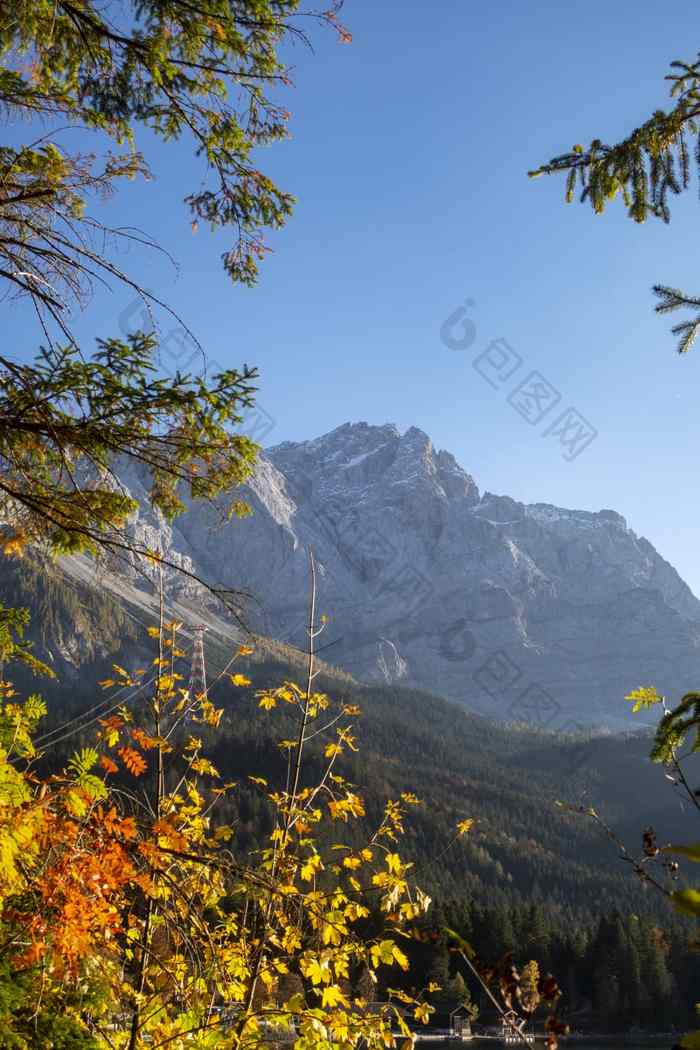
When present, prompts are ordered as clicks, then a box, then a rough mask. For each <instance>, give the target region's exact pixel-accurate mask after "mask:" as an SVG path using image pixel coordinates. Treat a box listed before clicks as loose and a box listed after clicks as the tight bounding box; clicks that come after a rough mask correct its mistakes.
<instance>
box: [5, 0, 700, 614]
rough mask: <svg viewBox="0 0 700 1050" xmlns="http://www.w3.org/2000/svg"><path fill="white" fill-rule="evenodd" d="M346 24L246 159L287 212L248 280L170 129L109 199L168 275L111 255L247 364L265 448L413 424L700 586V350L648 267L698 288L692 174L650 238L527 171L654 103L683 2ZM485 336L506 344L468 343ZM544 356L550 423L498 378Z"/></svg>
mask: <svg viewBox="0 0 700 1050" xmlns="http://www.w3.org/2000/svg"><path fill="white" fill-rule="evenodd" d="M344 21H345V23H346V24H347V25H348V27H349V28H350V30H351V31H352V33H353V36H354V42H353V43H352V45H350V46H342V45H340V44H337V43H336V42H335V39H334V37H333V36H332V35H331V34H330V33H321V34H319V35H318V36H317V37H316V38H315V45H316V46H315V53H314V54H311V53H309V52H307V51H305V50H304V49H303V48H300V47H297V48H295V49H294V50H293V52H292V54H291V61H292V63H293V64H294V65H295V66H296V73H295V80H296V86H295V88H294V89H293V90H291V91H290V93H289V95H288V97H287V99H286V104H287V105H288V108H289V109H291V111H292V113H293V118H292V124H291V127H292V133H293V138H292V139H291V141H290V142H288V143H285V144H281V145H277V146H274V147H272V148H271V149H270V150H269V151H266V152H265V153H264V154H263V155H262V156H261V159H260V160H261V164H260V166H261V167H263V169H264V170H267V171H268V172H269V173H270V174H271V175H273V177H275V178H277V179H278V181H279V182H281V184H282V185H283V186H284V188H286V189H289V190H290V191H292V192H294V193H295V194H296V195H297V196H298V198H299V205H298V208H297V210H296V213H295V216H294V218H293V219H292V221H291V222H290V224H289V225H288V227H287V228H286V230H284V231H283V232H282V233H280V234H279V235H276V236H274V237H273V238H272V241H271V243H272V244H273V247H274V254H272V255H271V256H270V257H269V258H268V260H267V261H266V263H265V264H264V270H263V274H262V278H261V281H260V284H259V286H258V287H257V288H256V289H254V290H252V291H251V290H248V289H245V288H235V287H232V286H231V285H230V283H229V282H228V280H227V278H226V277H225V275H224V273H223V271H222V269H221V266H220V262H219V254H220V252H221V251H222V250H223V249H224V248H225V247H226V245H227V241H226V238H225V237H224V236H222V235H217V236H215V237H213V236H211V235H210V234H209V232H208V231H207V230H205V229H202V228H200V229H199V231H198V232H196V233H192V232H191V231H190V227H189V219H188V215H187V212H186V209H185V207H184V206H183V205H182V203H181V199H182V197H183V196H184V192H186V190H188V189H191V188H195V187H197V186H198V185H199V183H200V180H201V174H200V167H199V165H198V163H197V162H195V161H193V160H192V159H191V157H190V155H189V152H188V147H187V146H186V145H185V144H184V143H183V144H180V145H178V146H176V147H168V148H167V149H163V148H158V149H156V151H155V153H153V154H151V157H152V159H153V168H154V175H155V181H154V182H153V183H150V184H147V185H143V184H142V185H137V186H134V187H132V188H129V189H128V190H127V191H126V192H124V193H121V194H120V195H119V196H118V197H117V198H116V199H114V200H113V201H112V202H111V203H110V205H109V208H110V212H111V219H112V221H113V222H114V224H119V223H122V224H127V223H128V224H132V225H134V226H138V227H141V228H143V229H144V230H145V231H147V232H148V233H149V234H151V235H152V236H154V237H155V238H156V239H157V240H159V241H160V243H161V244H162V245H163V246H164V247H165V248H167V250H168V251H170V252H171V253H172V254H173V255H174V256H175V257H176V259H177V260H178V262H179V264H180V269H179V273H178V274H175V273H174V271H173V269H172V268H171V267H170V266H169V265H168V264H166V263H165V262H164V261H163V260H162V259H161V258H159V257H157V256H145V257H139V256H138V255H137V254H135V253H130V254H129V255H128V256H123V257H122V258H121V261H122V262H123V263H124V264H125V265H128V266H129V267H130V268H132V269H133V270H134V271H135V272H136V273H137V274H138V275H139V276H141V277H142V278H143V279H144V280H145V282H146V283H147V284H148V285H149V286H150V287H151V288H152V289H154V290H155V291H156V292H157V293H158V294H159V295H160V296H161V297H163V298H166V299H168V300H169V301H170V302H171V303H172V304H173V305H174V306H175V307H176V309H177V311H178V312H179V314H180V315H181V316H182V317H183V318H184V319H185V321H186V322H187V323H188V324H189V326H190V327H191V328H192V329H193V330H194V332H195V333H196V334H197V336H198V338H199V339H200V341H201V342H202V344H203V345H204V346H205V348H206V350H207V352H208V354H209V356H210V357H211V358H212V359H214V360H216V361H219V362H221V363H222V364H226V365H234V364H238V363H241V362H243V361H246V362H248V363H250V364H255V365H258V366H259V368H260V370H261V386H260V395H259V401H260V405H261V407H262V408H263V409H264V411H265V413H267V415H268V416H269V417H270V420H271V423H270V425H269V430H268V433H267V435H266V437H265V444H274V443H277V442H278V441H282V440H285V439H289V440H303V439H305V438H311V437H315V436H317V435H319V434H321V433H325V432H326V431H328V430H331V429H332V428H334V427H336V426H338V425H340V424H341V423H343V422H346V421H348V420H351V421H358V420H366V421H368V422H371V423H384V422H394V423H396V424H398V425H399V426H400V427H402V428H404V427H408V426H411V425H415V426H418V427H420V428H422V429H423V430H425V431H426V432H427V433H428V434H429V435H430V436H431V438H432V440H433V442H434V444H435V445H436V446H437V447H439V448H446V449H448V450H449V451H451V452H452V453H454V455H455V456H456V457H457V458H458V460H459V461H460V462H461V463H462V465H463V466H464V467H465V468H466V469H467V470H469V471H470V472H471V473H472V474H473V475H474V477H475V479H476V481H477V482H478V484H479V485H480V487H481V488H482V490H484V489H488V490H490V491H493V492H498V493H507V494H509V495H511V496H513V497H515V498H517V499H520V500H524V501H528V502H533V501H545V502H551V503H556V504H559V505H562V506H568V507H580V508H585V509H590V510H595V509H599V508H604V507H606V508H614V509H616V510H618V511H619V512H620V513H622V514H624V515H625V516H626V517H627V519H628V523H629V524H630V526H631V527H632V528H634V529H635V531H636V532H638V533H641V534H642V535H644V536H646V537H647V538H648V539H650V540H651V541H652V543H654V544H655V545H656V547H657V548H658V549H659V551H660V552H661V553H662V554H663V555H664V556H665V557H666V558H667V559H668V560H669V561H671V562H672V563H673V564H675V565H676V567H677V568H678V569H679V571H680V572H681V574H682V575H683V576H684V578H685V579H686V580H687V582H688V583H689V584H690V585H691V586H692V587H693V588H694V590H695V591H696V593H698V594H700V558H698V555H697V549H698V534H699V531H700V494H699V488H698V484H697V477H698V460H699V458H700V411H698V404H697V401H698V398H697V389H698V382H699V381H700V347H698V348H697V349H696V350H695V351H694V352H693V353H692V354H691V355H689V356H688V357H685V358H678V357H677V356H676V355H675V354H674V352H673V344H674V340H673V337H672V336H670V334H669V333H668V329H669V327H670V325H671V323H673V319H670V320H669V318H665V319H664V318H657V317H655V316H654V314H653V311H652V296H651V293H650V287H651V285H652V283H654V282H657V281H659V282H663V283H668V284H672V285H676V286H680V287H684V288H686V289H688V290H689V291H692V292H695V293H700V270H699V269H698V266H697V258H696V241H697V236H696V231H697V227H698V221H699V220H700V203H698V200H697V186H696V185H694V186H693V190H692V191H691V192H690V193H689V194H688V195H687V197H686V198H684V199H682V200H681V201H680V202H679V204H677V206H676V208H675V213H674V220H673V222H672V224H671V226H670V227H665V226H663V225H662V224H660V223H649V224H647V225H646V226H641V227H640V226H636V225H635V224H633V223H632V222H631V221H630V220H628V219H627V218H626V217H625V215H624V211H623V208H622V206H619V207H614V208H613V209H612V211H611V212H609V213H608V214H606V215H605V216H603V217H602V218H597V217H594V216H593V214H592V212H591V211H590V209H589V208H588V207H585V208H584V207H582V206H580V205H579V206H574V205H570V206H565V205H564V204H563V183H562V182H561V181H559V180H555V179H540V180H537V181H534V182H533V181H530V180H528V178H527V176H526V172H527V170H528V168H531V167H534V166H536V165H537V164H538V163H539V162H541V161H543V160H546V159H549V158H550V157H551V156H553V155H555V154H556V153H559V152H562V151H564V150H565V149H568V148H570V147H571V145H572V144H573V143H575V142H584V143H585V142H587V141H589V140H590V138H591V137H593V136H599V137H601V138H603V139H604V140H606V139H607V140H613V139H615V138H616V137H619V136H620V135H621V134H623V133H624V132H626V131H627V130H629V129H630V128H631V127H633V126H634V125H636V124H638V123H640V122H641V121H642V120H643V119H645V118H646V117H647V116H648V115H649V114H650V113H651V111H652V110H653V109H654V108H657V107H659V106H662V105H665V104H666V97H667V96H666V91H667V87H666V84H665V83H664V80H663V77H664V75H665V73H666V72H667V69H668V65H669V63H670V61H671V60H672V59H674V58H691V57H693V56H694V54H695V52H696V51H697V49H698V47H699V46H700V32H698V33H696V28H697V29H700V26H699V25H698V19H697V7H696V5H694V4H693V5H691V4H690V3H688V2H681V3H679V4H676V5H671V6H666V7H665V8H664V10H663V16H662V17H661V16H660V13H659V8H658V6H657V5H652V4H651V3H643V4H641V5H640V4H638V3H632V2H631V0H620V2H618V3H617V4H614V5H611V4H610V3H609V2H607V0H606V2H605V3H603V2H602V0H593V2H591V3H588V4H585V5H563V4H561V3H559V2H557V3H554V2H543V0H532V2H527V3H524V2H522V0H521V2H512V0H511V2H507V3H496V4H476V3H474V2H470V0H434V2H433V3H431V4H425V3H418V2H417V0H402V2H398V0H384V2H379V3H378V2H377V0H346V6H345V9H344ZM183 180H184V181H183ZM468 299H469V300H472V301H473V305H471V306H470V307H469V313H468V318H467V320H471V322H472V324H473V326H474V329H471V328H468V329H466V330H465V329H464V327H462V329H459V328H458V329H457V336H458V337H459V335H460V333H464V332H465V331H466V332H467V334H469V333H471V332H473V335H474V338H473V342H471V343H470V345H469V346H468V347H466V348H465V349H456V350H454V349H449V348H448V347H447V346H446V345H444V341H443V338H442V337H441V328H442V326H443V323H444V322H445V320H446V319H447V318H448V317H450V316H451V315H452V314H453V313H454V311H455V310H456V309H457V308H459V307H460V306H461V305H462V304H464V302H465V300H468ZM129 302H130V297H129V295H128V294H126V293H125V292H124V291H123V290H122V289H117V290H115V292H114V294H113V295H111V296H108V295H99V296H98V297H96V298H95V300H94V301H93V303H92V304H91V305H90V307H89V309H88V310H87V311H86V313H85V314H84V315H83V317H82V318H81V319H80V321H79V330H80V332H81V334H82V335H83V336H84V337H85V338H86V339H88V338H89V337H90V336H93V335H98V334H100V335H108V334H117V333H118V331H119V327H120V324H121V325H124V324H132V325H133V323H134V321H133V318H132V319H131V320H128V318H126V319H125V315H124V311H125V310H127V313H128V306H129ZM29 316H30V315H29V314H28V313H26V312H25V311H24V309H23V308H20V307H17V308H16V309H15V310H14V311H13V316H12V319H11V325H10V329H9V331H10V334H11V336H12V337H13V338H15V339H16V340H17V345H18V347H20V348H22V349H23V350H24V351H26V350H28V349H29V348H30V346H31V345H32V341H33V340H34V338H35V334H36V333H35V328H34V326H33V324H30V323H29ZM120 317H121V321H120ZM679 320H680V318H679ZM171 327H172V324H170V323H168V322H165V333H166V335H167V333H168V329H169V328H171ZM498 338H504V339H505V340H506V341H507V344H508V346H509V347H510V348H511V349H508V350H506V351H502V350H501V351H493V350H492V351H491V357H490V358H485V357H483V356H482V357H479V355H482V353H483V351H484V350H485V349H486V347H487V346H488V345H489V344H490V342H491V341H492V340H494V339H498ZM171 345H172V346H176V345H177V336H176V335H173V336H171ZM499 353H501V354H505V355H507V359H506V356H501V357H500V358H498V359H497V357H494V356H493V355H494V354H496V355H497V354H499ZM515 355H517V356H515ZM477 358H478V361H477V364H479V367H480V369H481V373H482V374H479V371H478V370H477V369H475V367H474V364H475V360H476V359H477ZM494 362H495V363H496V364H499V362H500V372H499V373H498V378H496V379H494V375H495V374H496V373H494V370H493V368H492V367H491V366H492V365H493V363H494ZM509 362H510V363H511V364H509ZM511 365H512V366H515V365H517V368H515V369H514V371H512V373H511V374H510V375H507V373H509V372H510V368H511ZM489 367H491V371H490V372H489ZM533 371H537V372H539V373H540V377H541V378H538V377H535V379H536V381H537V382H539V383H542V381H546V383H547V384H549V385H550V386H548V387H547V388H546V390H547V391H550V395H548V396H551V399H552V400H555V399H556V395H559V400H558V401H557V403H556V404H555V405H553V407H552V408H551V409H550V411H549V412H548V413H547V414H546V416H545V417H544V419H543V420H542V421H540V423H539V424H537V423H534V424H533V423H532V422H528V421H527V420H526V419H525V418H523V416H522V415H521V414H519V412H518V411H516V409H515V407H514V406H513V404H512V403H511V402H512V401H515V402H516V403H517V404H519V405H520V407H521V409H523V410H524V411H525V414H526V415H527V414H528V412H529V413H530V415H532V410H533V409H534V408H536V402H535V401H534V400H533V399H532V398H530V399H527V398H526V399H525V400H523V397H522V392H521V393H520V394H518V393H516V394H515V395H512V392H513V390H514V388H515V387H517V385H518V383H519V382H521V381H527V380H528V377H529V376H530V373H532V372H533ZM484 372H487V373H488V374H489V375H490V376H491V379H492V382H496V387H494V386H493V385H491V384H489V383H488V382H487V381H486V380H485V378H484ZM504 377H505V378H504ZM552 387H553V388H554V391H555V393H553V394H552V393H551V388H552ZM530 389H531V388H530ZM541 389H545V388H544V387H542V388H541ZM525 392H526V393H527V388H526V390H525ZM508 395H512V396H511V402H509V401H508ZM540 404H541V406H542V405H544V404H546V402H544V403H543V402H542V401H540ZM570 407H571V408H574V409H576V410H577V411H578V412H579V413H580V414H581V415H582V416H583V417H584V418H585V419H586V420H587V421H588V422H589V423H590V424H591V425H592V426H593V427H594V428H595V430H596V431H597V435H596V436H595V438H594V440H592V441H591V443H590V444H589V445H588V446H587V447H586V448H584V449H583V451H581V452H580V454H578V455H577V456H576V457H575V458H573V459H571V460H567V459H566V458H565V456H564V455H563V454H562V453H564V452H565V451H566V449H565V448H564V447H563V446H562V443H561V440H560V437H559V436H558V435H557V423H556V421H557V419H559V417H560V416H561V414H562V413H563V412H566V411H567V410H568V409H569V408H570ZM548 425H554V431H553V432H552V433H550V434H546V433H545V431H546V430H547V428H548ZM560 428H561V424H559V429H560Z"/></svg>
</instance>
